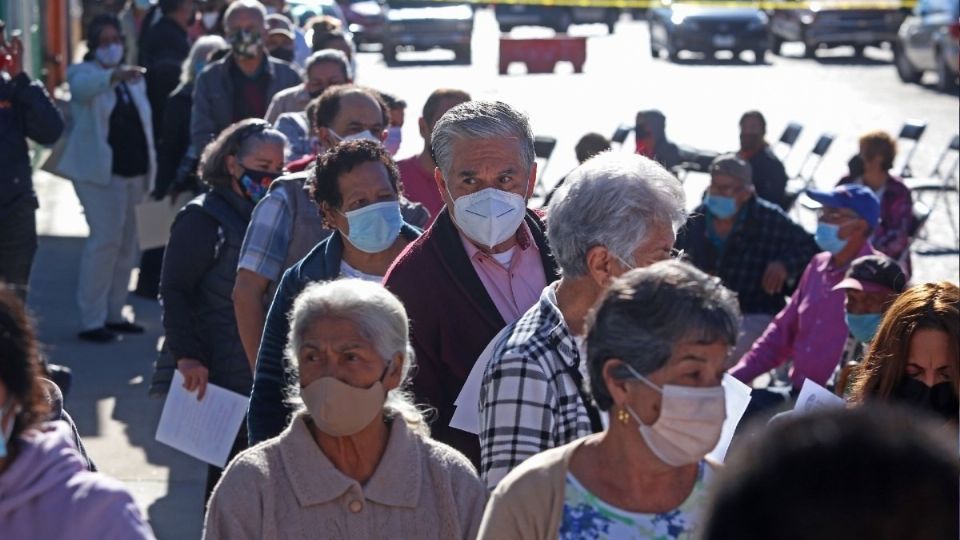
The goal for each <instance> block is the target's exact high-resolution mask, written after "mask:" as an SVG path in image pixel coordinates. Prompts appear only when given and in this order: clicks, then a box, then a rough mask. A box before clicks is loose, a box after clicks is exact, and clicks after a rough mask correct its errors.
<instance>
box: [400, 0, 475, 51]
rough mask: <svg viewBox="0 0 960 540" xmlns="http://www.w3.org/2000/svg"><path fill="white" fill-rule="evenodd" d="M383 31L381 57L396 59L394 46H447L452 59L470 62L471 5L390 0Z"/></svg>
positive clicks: (436, 47)
mask: <svg viewBox="0 0 960 540" xmlns="http://www.w3.org/2000/svg"><path fill="white" fill-rule="evenodd" d="M389 6H390V7H389V8H388V9H387V27H386V31H385V32H384V34H383V59H384V60H385V61H386V62H387V64H393V63H395V62H396V60H397V50H398V49H406V50H413V51H427V50H430V49H450V50H452V51H453V53H454V55H455V58H456V61H457V62H460V63H463V64H469V63H470V62H471V54H472V53H471V49H470V40H471V38H472V37H473V8H472V7H471V6H470V5H468V4H453V3H442V2H436V1H434V0H391V2H390V4H389Z"/></svg>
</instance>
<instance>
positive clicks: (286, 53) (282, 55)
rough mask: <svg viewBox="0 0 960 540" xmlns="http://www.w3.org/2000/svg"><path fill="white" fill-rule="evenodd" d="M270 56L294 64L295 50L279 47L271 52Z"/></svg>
mask: <svg viewBox="0 0 960 540" xmlns="http://www.w3.org/2000/svg"><path fill="white" fill-rule="evenodd" d="M270 56H272V57H274V58H276V59H278V60H283V61H284V62H293V49H287V48H286V47H277V48H276V49H274V50H272V51H270Z"/></svg>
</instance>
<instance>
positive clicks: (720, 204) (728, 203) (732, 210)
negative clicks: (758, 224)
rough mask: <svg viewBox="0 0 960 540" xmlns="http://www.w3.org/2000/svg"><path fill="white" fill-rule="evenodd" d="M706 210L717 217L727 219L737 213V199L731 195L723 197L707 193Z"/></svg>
mask: <svg viewBox="0 0 960 540" xmlns="http://www.w3.org/2000/svg"><path fill="white" fill-rule="evenodd" d="M703 202H704V204H706V205H707V210H710V213H711V214H713V217H715V218H717V219H727V218H729V217H731V216H733V215H734V214H736V213H737V200H736V199H734V198H733V197H724V196H722V195H713V194H709V193H708V194H707V198H706V200H704V201H703Z"/></svg>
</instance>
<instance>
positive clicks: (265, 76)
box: [190, 0, 302, 156]
mask: <svg viewBox="0 0 960 540" xmlns="http://www.w3.org/2000/svg"><path fill="white" fill-rule="evenodd" d="M266 18H267V13H266V10H265V9H264V7H263V5H262V4H261V3H260V2H257V1H256V0H236V1H235V2H233V3H231V4H230V7H229V8H227V11H226V12H225V13H224V15H223V21H224V30H225V33H226V36H225V37H226V39H227V42H228V43H230V46H231V51H230V53H229V54H227V55H226V56H225V57H224V58H222V59H220V60H218V61H216V62H214V63H212V64H210V65H209V66H208V67H207V68H206V69H205V70H204V71H203V73H201V74H200V76H199V77H197V82H196V90H195V91H194V94H193V112H192V114H191V116H190V147H191V149H190V152H191V155H192V156H199V155H200V154H201V152H202V151H203V148H204V147H205V146H206V145H207V143H209V142H210V141H211V140H213V138H214V137H216V136H217V135H218V134H219V133H220V131H222V130H223V129H224V128H225V127H227V126H229V125H230V124H233V123H234V122H237V121H240V120H243V119H245V118H263V117H264V115H265V114H266V112H267V106H268V105H269V104H270V100H271V99H273V96H274V95H276V94H277V93H278V92H280V91H281V90H283V89H285V88H290V87H291V86H296V85H298V84H300V83H301V82H302V79H301V78H300V74H299V73H297V72H296V71H295V70H294V68H293V67H292V66H291V65H290V64H288V63H286V62H284V61H282V60H277V59H276V58H271V57H270V56H268V55H267V54H266V48H265V47H264V44H263V40H264V35H265V33H266V22H265V21H266Z"/></svg>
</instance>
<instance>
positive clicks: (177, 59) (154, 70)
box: [140, 17, 190, 145]
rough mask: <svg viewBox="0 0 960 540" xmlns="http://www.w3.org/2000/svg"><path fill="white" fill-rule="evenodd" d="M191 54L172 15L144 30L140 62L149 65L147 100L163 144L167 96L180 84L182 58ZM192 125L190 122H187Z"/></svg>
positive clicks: (147, 66)
mask: <svg viewBox="0 0 960 540" xmlns="http://www.w3.org/2000/svg"><path fill="white" fill-rule="evenodd" d="M189 54H190V42H189V41H188V40H187V31H186V30H184V29H183V28H182V27H181V26H180V25H179V24H177V23H176V22H174V20H173V19H171V18H169V17H161V18H160V20H158V21H157V22H155V23H153V25H152V26H150V28H147V29H146V30H144V32H143V45H142V47H141V48H140V62H141V64H140V65H142V66H143V67H145V68H147V74H146V75H145V76H144V78H145V80H146V83H147V99H148V100H150V109H151V110H152V111H153V131H154V140H156V141H158V143H157V144H158V145H159V144H160V143H159V141H160V135H161V130H160V126H161V125H163V118H164V113H163V111H164V107H165V106H166V103H167V97H168V96H169V95H170V93H171V92H173V91H174V89H175V88H177V85H178V84H180V71H181V66H182V64H183V61H184V60H185V59H186V58H187V55H189ZM187 125H188V126H189V123H188V124H187Z"/></svg>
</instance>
